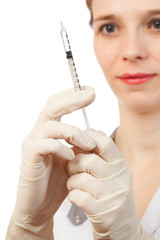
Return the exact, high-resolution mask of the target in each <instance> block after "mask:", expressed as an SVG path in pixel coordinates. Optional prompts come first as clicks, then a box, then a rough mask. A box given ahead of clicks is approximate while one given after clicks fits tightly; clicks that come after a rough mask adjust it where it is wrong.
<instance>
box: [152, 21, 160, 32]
mask: <svg viewBox="0 0 160 240" xmlns="http://www.w3.org/2000/svg"><path fill="white" fill-rule="evenodd" d="M150 26H151V27H152V28H154V29H155V30H159V31H160V19H153V20H152V21H151V23H150Z"/></svg>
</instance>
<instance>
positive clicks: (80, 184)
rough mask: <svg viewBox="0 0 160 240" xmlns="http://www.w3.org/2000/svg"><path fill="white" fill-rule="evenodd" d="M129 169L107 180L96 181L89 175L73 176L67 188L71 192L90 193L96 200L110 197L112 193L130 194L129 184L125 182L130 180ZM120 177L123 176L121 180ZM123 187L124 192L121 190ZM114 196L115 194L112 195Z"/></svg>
mask: <svg viewBox="0 0 160 240" xmlns="http://www.w3.org/2000/svg"><path fill="white" fill-rule="evenodd" d="M126 172H127V169H123V170H121V172H119V173H117V174H116V176H109V177H108V178H106V179H96V178H94V177H93V176H91V175H90V174H87V173H79V174H74V175H72V176H71V177H70V178H69V179H68V181H67V188H68V190H69V191H72V190H74V189H79V190H82V191H84V192H88V193H89V194H90V195H92V196H93V197H94V198H95V199H102V198H104V197H107V196H110V195H111V194H112V193H117V194H119V193H121V191H123V194H124V191H126V192H128V190H129V189H128V186H129V184H128V182H127V183H126V182H125V181H124V180H128V181H129V178H130V175H129V174H128V178H127V177H126ZM119 175H121V179H119V177H118V176H119ZM120 185H122V190H121V188H120ZM112 195H113V194H112Z"/></svg>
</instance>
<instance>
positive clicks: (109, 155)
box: [86, 129, 123, 162]
mask: <svg viewBox="0 0 160 240" xmlns="http://www.w3.org/2000/svg"><path fill="white" fill-rule="evenodd" d="M86 133H87V134H88V135H89V136H90V137H92V138H93V140H94V141H95V143H96V148H95V149H94V152H95V153H96V154H97V155H99V156H100V157H102V158H103V159H104V160H105V161H107V162H114V161H118V160H120V159H121V160H123V158H122V155H121V153H120V151H119V150H118V148H117V146H116V145H115V143H114V142H113V140H112V139H111V138H109V137H107V136H106V135H105V134H104V133H101V132H100V131H95V130H93V129H89V130H86Z"/></svg>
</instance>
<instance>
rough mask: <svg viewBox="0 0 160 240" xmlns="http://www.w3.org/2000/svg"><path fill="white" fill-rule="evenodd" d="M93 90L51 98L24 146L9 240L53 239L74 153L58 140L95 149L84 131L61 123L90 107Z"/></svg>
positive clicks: (79, 146) (67, 93) (73, 92)
mask: <svg viewBox="0 0 160 240" xmlns="http://www.w3.org/2000/svg"><path fill="white" fill-rule="evenodd" d="M94 98H95V94H94V91H93V89H92V88H90V87H85V88H82V90H81V91H77V92H75V91H74V90H73V89H69V90H67V91H64V92H61V93H59V94H57V95H55V96H53V97H51V98H50V99H49V101H48V103H47V105H46V106H45V107H44V109H43V111H42V112H41V114H40V116H39V118H38V120H37V122H36V125H35V126H34V128H33V129H32V131H31V132H30V133H29V135H28V136H27V137H26V138H25V140H24V142H23V146H22V164H21V170H20V172H21V174H20V180H19V186H18V191H17V200H16V206H15V209H14V212H13V215H12V218H11V222H10V225H9V228H8V233H7V237H6V240H11V239H12V240H13V239H16V240H24V239H26V240H31V239H32V240H33V239H34V240H35V239H38V240H40V239H45V240H52V239H53V219H52V218H53V215H54V214H55V212H56V211H57V209H58V208H59V206H60V205H61V203H62V201H63V200H64V198H65V197H66V196H67V194H68V190H67V187H66V182H67V179H68V177H69V175H68V170H67V163H68V161H71V160H73V159H74V157H75V155H74V152H73V151H72V150H71V149H70V148H69V147H67V146H66V145H64V144H63V143H62V142H61V141H59V140H58V139H64V140H65V141H66V142H67V143H70V144H71V145H73V146H77V147H78V148H80V149H83V150H87V151H90V150H92V149H93V148H95V143H94V140H92V138H91V137H90V136H89V135H88V134H87V133H85V132H84V131H82V130H80V129H78V128H76V127H73V126H71V125H68V124H64V123H61V122H60V119H61V117H62V116H63V115H65V114H68V113H71V112H72V111H75V110H77V109H80V108H84V107H85V106H87V105H89V104H90V103H91V102H92V101H93V100H94Z"/></svg>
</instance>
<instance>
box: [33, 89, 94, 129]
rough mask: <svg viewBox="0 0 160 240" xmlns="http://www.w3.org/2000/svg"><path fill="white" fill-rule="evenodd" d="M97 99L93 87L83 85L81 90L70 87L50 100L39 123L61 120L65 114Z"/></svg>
mask: <svg viewBox="0 0 160 240" xmlns="http://www.w3.org/2000/svg"><path fill="white" fill-rule="evenodd" d="M94 99H95V93H94V90H93V88H91V87H82V90H81V91H75V90H74V89H68V90H66V91H64V92H61V93H59V94H56V95H54V96H52V97H50V99H49V100H48V103H47V105H46V106H45V107H44V109H43V110H42V112H41V113H40V116H39V118H38V120H37V124H42V123H44V122H46V121H48V120H60V118H61V117H62V116H63V115H66V114H69V113H71V112H73V111H75V110H78V109H81V108H84V107H86V106H88V105H89V104H91V103H92V102H93V101H94Z"/></svg>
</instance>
